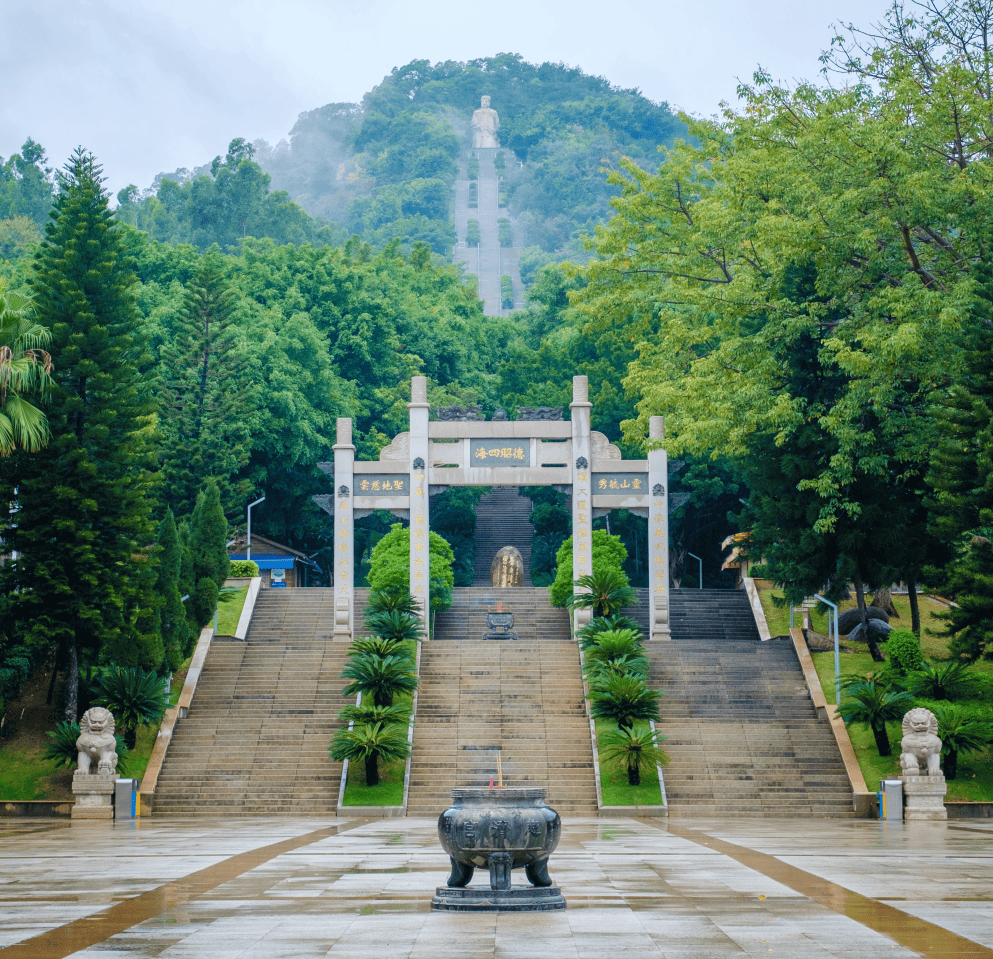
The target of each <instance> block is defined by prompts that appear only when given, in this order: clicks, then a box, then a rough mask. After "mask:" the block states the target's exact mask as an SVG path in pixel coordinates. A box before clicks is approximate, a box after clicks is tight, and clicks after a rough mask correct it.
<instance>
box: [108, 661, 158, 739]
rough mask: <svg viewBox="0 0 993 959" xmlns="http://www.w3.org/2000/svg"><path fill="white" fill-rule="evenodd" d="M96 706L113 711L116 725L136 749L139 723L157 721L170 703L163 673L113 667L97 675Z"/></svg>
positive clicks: (143, 724)
mask: <svg viewBox="0 0 993 959" xmlns="http://www.w3.org/2000/svg"><path fill="white" fill-rule="evenodd" d="M93 703H94V705H96V706H104V707H106V708H107V709H109V710H110V711H111V712H112V713H113V714H114V722H115V724H116V726H117V727H118V728H119V729H120V730H121V732H122V733H123V734H124V741H125V743H127V747H128V749H134V747H135V742H136V741H137V737H138V727H139V726H147V725H149V724H150V723H158V722H159V720H161V719H162V717H163V715H164V714H165V711H166V707H167V706H168V705H169V697H168V696H167V695H166V693H165V691H164V689H163V685H162V677H161V676H159V675H157V674H156V673H154V672H151V671H146V670H142V669H128V668H122V667H119V666H117V667H111V668H110V669H106V670H104V671H103V672H102V673H101V674H100V676H99V677H98V679H97V683H96V695H95V696H94V698H93Z"/></svg>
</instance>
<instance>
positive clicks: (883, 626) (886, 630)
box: [848, 619, 893, 643]
mask: <svg viewBox="0 0 993 959" xmlns="http://www.w3.org/2000/svg"><path fill="white" fill-rule="evenodd" d="M868 626H869V633H870V634H871V635H872V638H873V639H875V640H876V642H882V643H885V642H886V637H887V636H888V635H889V634H890V633H891V632H893V627H892V626H890V624H889V623H884V622H883V621H882V620H881V619H870V620H869V623H868ZM848 639H849V641H850V642H853V643H865V642H868V636H866V635H865V627H864V626H863V625H862V624H861V623H859V624H858V626H856V627H855V628H854V629H853V630H852V631H851V632H850V633H849V634H848Z"/></svg>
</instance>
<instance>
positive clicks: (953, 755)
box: [934, 706, 993, 779]
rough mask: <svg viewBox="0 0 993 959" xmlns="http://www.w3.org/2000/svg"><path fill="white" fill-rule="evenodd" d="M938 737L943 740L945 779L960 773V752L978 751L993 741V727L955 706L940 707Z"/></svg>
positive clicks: (942, 767) (942, 752) (942, 765)
mask: <svg viewBox="0 0 993 959" xmlns="http://www.w3.org/2000/svg"><path fill="white" fill-rule="evenodd" d="M934 715H935V717H936V718H937V720H938V738H939V739H940V740H941V756H942V760H941V771H942V772H943V773H944V774H945V779H954V778H955V776H956V774H957V773H958V764H959V753H976V752H981V751H982V750H984V749H986V748H987V747H988V746H989V745H990V743H991V742H993V729H991V728H990V725H989V724H988V723H982V722H978V721H977V720H974V719H970V718H968V717H966V716H964V715H963V714H962V712H961V711H960V710H959V709H958V708H957V707H955V706H945V707H944V708H938V709H936V710H935V713H934Z"/></svg>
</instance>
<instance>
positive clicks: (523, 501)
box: [472, 486, 534, 635]
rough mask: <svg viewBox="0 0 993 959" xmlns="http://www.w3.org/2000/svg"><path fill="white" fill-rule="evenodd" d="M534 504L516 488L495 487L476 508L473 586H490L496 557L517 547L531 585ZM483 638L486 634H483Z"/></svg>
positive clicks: (526, 577)
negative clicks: (531, 517) (501, 552)
mask: <svg viewBox="0 0 993 959" xmlns="http://www.w3.org/2000/svg"><path fill="white" fill-rule="evenodd" d="M531 509H532V504H531V500H529V499H528V498H527V497H525V496H521V495H520V494H519V493H518V492H517V487H516V486H494V487H493V491H492V492H491V493H487V494H486V495H485V496H483V497H482V498H481V499H480V501H479V505H478V506H477V507H476V561H475V576H474V578H473V582H472V585H473V586H489V584H490V582H491V579H490V566H491V565H492V564H493V557H494V556H496V554H497V553H498V552H499V551H500V550H501V549H503V547H504V546H514V547H516V549H517V551H518V552H519V553H520V554H521V559H522V560H523V561H524V585H525V586H530V585H531V536H532V535H533V533H534V527H533V526H532V525H531V519H530V516H531ZM480 635H482V634H480Z"/></svg>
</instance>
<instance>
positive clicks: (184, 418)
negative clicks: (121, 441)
mask: <svg viewBox="0 0 993 959" xmlns="http://www.w3.org/2000/svg"><path fill="white" fill-rule="evenodd" d="M237 309H238V295H237V293H236V292H235V291H234V290H233V289H232V288H231V287H230V286H229V285H228V283H227V282H226V281H225V279H224V263H223V260H222V258H221V256H220V254H218V253H217V252H216V251H211V252H208V253H207V254H206V255H204V256H203V257H202V258H201V261H200V264H199V265H198V267H197V269H196V272H195V273H194V275H193V278H192V279H191V280H190V282H189V283H188V284H187V286H186V296H185V298H184V300H183V306H182V309H181V310H180V312H179V314H178V316H177V317H176V318H175V320H174V323H173V339H172V342H171V343H170V344H168V345H167V346H165V347H163V349H162V373H163V380H164V385H165V389H164V403H163V410H162V427H163V432H164V434H165V443H164V450H163V473H164V475H165V494H164V495H165V499H166V500H167V502H168V503H169V504H170V506H172V508H173V509H174V510H175V511H176V513H177V514H178V515H180V516H186V515H189V513H190V512H191V511H192V510H193V507H194V504H195V503H196V498H197V494H198V492H199V491H200V489H201V488H202V487H203V484H204V482H205V481H206V480H207V479H208V478H214V479H215V480H216V481H217V482H218V484H219V486H220V488H221V500H222V502H223V504H224V508H225V509H226V510H227V511H229V512H231V511H234V510H239V511H240V510H241V508H242V507H243V505H244V500H245V499H247V498H248V495H249V494H250V493H251V492H252V484H251V482H250V481H248V480H247V479H244V478H242V479H241V480H238V479H237V473H238V471H239V470H240V469H242V468H243V467H244V466H245V465H246V464H247V463H248V458H249V454H250V453H251V442H250V440H251V431H252V425H253V421H254V420H255V418H257V415H258V414H257V408H258V400H259V391H258V387H257V385H256V383H255V382H254V380H253V371H252V370H251V369H249V366H248V364H247V362H246V360H245V357H244V356H243V355H242V353H241V352H240V351H239V350H238V347H237V344H236V342H235V326H234V320H235V317H236V314H237Z"/></svg>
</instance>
